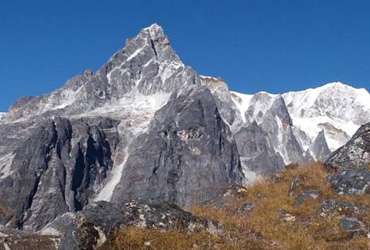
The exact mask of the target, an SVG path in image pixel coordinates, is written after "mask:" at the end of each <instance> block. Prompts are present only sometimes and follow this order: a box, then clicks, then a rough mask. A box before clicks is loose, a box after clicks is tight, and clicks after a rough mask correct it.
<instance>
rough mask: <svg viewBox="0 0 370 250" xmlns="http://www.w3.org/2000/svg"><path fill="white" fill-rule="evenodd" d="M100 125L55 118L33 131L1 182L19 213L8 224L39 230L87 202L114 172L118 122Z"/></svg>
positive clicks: (0, 191) (8, 203)
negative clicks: (112, 157)
mask: <svg viewBox="0 0 370 250" xmlns="http://www.w3.org/2000/svg"><path fill="white" fill-rule="evenodd" d="M95 122H98V123H97V124H89V122H88V121H87V120H77V121H73V122H71V121H70V120H68V119H65V118H54V119H51V120H48V121H46V122H44V123H42V124H41V125H39V127H37V128H36V129H34V132H33V133H32V136H31V137H30V138H29V139H28V140H26V141H25V142H24V143H23V145H20V146H19V147H18V148H17V150H16V151H15V156H14V159H13V161H12V164H11V167H10V168H11V169H12V173H11V174H10V175H8V176H7V177H6V178H4V179H2V180H1V182H0V187H1V188H0V197H1V202H2V203H3V204H4V206H5V207H7V208H10V209H11V210H12V211H13V212H14V213H13V215H12V216H11V218H8V220H9V219H10V221H4V219H3V223H8V224H9V223H10V224H11V225H14V226H16V227H17V228H23V227H29V228H32V229H39V228H41V227H42V226H44V225H45V224H46V223H48V222H50V221H52V220H53V219H54V218H55V217H56V216H58V215H59V214H62V213H65V212H67V211H78V210H80V209H82V207H83V206H85V205H86V204H87V203H88V200H89V198H90V197H91V196H92V195H93V194H94V192H95V191H96V189H97V188H98V187H99V185H101V184H102V183H103V181H104V179H105V177H106V176H107V173H108V171H109V170H110V169H111V168H112V160H111V155H112V151H113V149H114V147H115V146H116V144H117V140H118V137H117V134H116V132H115V128H116V125H117V123H116V122H115V121H113V120H109V119H101V120H99V121H95ZM108 130H111V131H110V132H107V131H108Z"/></svg>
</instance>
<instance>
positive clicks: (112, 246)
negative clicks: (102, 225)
mask: <svg viewBox="0 0 370 250" xmlns="http://www.w3.org/2000/svg"><path fill="white" fill-rule="evenodd" d="M108 249H109V250H136V249H139V250H140V249H145V250H189V249H202V250H203V249H204V250H207V249H209V250H211V249H220V250H224V249H225V250H242V249H243V250H244V249H245V250H252V249H255V250H258V249H261V250H262V249H265V248H263V247H262V246H261V244H260V243H259V242H254V241H249V240H248V239H240V241H239V242H231V241H228V240H226V239H224V238H221V237H217V236H215V235H211V234H209V233H207V232H198V233H186V232H181V231H163V232H162V231H160V230H153V229H138V228H128V229H125V230H122V231H120V232H118V233H117V234H116V236H115V237H114V239H112V240H111V241H108V242H106V244H105V245H104V246H103V247H101V250H108Z"/></svg>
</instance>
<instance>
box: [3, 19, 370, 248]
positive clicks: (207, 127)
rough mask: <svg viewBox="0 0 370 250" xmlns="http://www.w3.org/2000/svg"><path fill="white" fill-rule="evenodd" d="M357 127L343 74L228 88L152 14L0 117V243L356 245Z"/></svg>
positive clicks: (367, 145) (363, 160)
mask: <svg viewBox="0 0 370 250" xmlns="http://www.w3.org/2000/svg"><path fill="white" fill-rule="evenodd" d="M369 122H370V94H369V93H368V92H367V90H365V89H355V88H352V87H351V86H348V85H345V84H342V83H330V84H327V85H324V86H322V87H319V88H316V89H309V90H305V91H298V92H289V93H285V94H269V93H266V92H260V93H256V94H254V95H246V94H241V93H237V92H232V91H229V90H228V87H227V85H226V83H225V82H224V81H223V80H221V79H219V78H214V77H208V76H202V75H199V74H198V73H197V72H195V71H194V70H193V69H192V68H190V67H189V66H186V65H184V64H183V63H182V61H181V60H180V58H179V57H178V56H177V55H176V53H175V52H174V50H173V49H172V47H171V45H170V42H169V40H168V38H167V37H166V35H165V34H164V32H163V30H162V28H161V27H160V26H158V25H156V24H153V25H152V26H150V27H147V28H144V29H142V30H141V31H140V32H139V34H138V35H137V36H136V37H134V38H132V39H128V40H127V42H126V45H125V47H124V48H122V49H120V50H119V51H117V52H116V53H115V54H114V55H113V56H112V57H111V58H110V59H109V60H108V62H107V63H106V64H104V65H103V66H102V67H101V68H100V69H98V70H97V71H96V72H92V71H90V70H86V71H85V72H84V73H83V74H81V75H78V76H75V77H73V78H72V79H70V80H69V81H67V82H66V84H65V85H64V86H63V87H61V88H60V89H58V90H55V91H54V92H52V93H50V94H46V95H44V96H38V97H23V98H21V99H19V100H18V101H17V102H16V103H15V104H14V105H12V106H11V107H10V109H9V111H8V112H6V113H1V114H0V249H5V250H8V249H369V247H370V246H369V237H370V234H369V221H370V217H369V216H370V212H369V206H370V202H369V200H370V199H369V194H370V189H369V185H370V172H369V171H370V168H369V164H370V123H369ZM361 125H362V126H361ZM356 131H357V132H356ZM316 161H321V162H323V163H324V164H320V163H313V162H316Z"/></svg>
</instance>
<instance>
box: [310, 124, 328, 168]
mask: <svg viewBox="0 0 370 250" xmlns="http://www.w3.org/2000/svg"><path fill="white" fill-rule="evenodd" d="M311 152H313V154H314V155H315V156H316V159H318V160H320V161H325V160H326V159H327V158H328V157H329V155H330V154H331V152H330V149H329V147H328V144H327V142H326V138H325V132H324V130H321V131H320V133H319V134H318V135H317V137H316V139H315V140H314V142H313V144H312V146H311Z"/></svg>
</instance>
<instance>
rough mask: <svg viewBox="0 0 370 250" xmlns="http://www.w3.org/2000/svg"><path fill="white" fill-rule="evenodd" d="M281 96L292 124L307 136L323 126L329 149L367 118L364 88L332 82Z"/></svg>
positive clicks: (369, 106) (369, 102)
mask: <svg viewBox="0 0 370 250" xmlns="http://www.w3.org/2000/svg"><path fill="white" fill-rule="evenodd" d="M282 96H283V98H284V100H285V103H286V104H287V107H288V110H289V114H290V116H291V117H292V119H293V124H294V126H295V127H297V128H299V129H301V130H302V131H304V132H305V133H306V135H308V137H309V138H310V139H311V140H314V139H315V138H316V137H317V135H318V134H319V132H320V131H321V130H323V131H324V132H325V138H326V140H327V143H328V146H329V148H330V150H331V151H333V150H336V149H337V148H339V147H340V146H343V145H344V144H345V143H346V142H347V141H348V140H349V139H350V138H351V137H352V136H353V135H354V133H355V132H356V131H357V129H358V128H359V127H360V126H361V125H363V124H365V123H367V122H369V121H370V94H369V92H368V91H367V90H366V89H356V88H353V87H351V86H349V85H346V84H343V83H340V82H333V83H328V84H325V85H324V86H322V87H318V88H315V89H307V90H303V91H297V92H288V93H285V94H283V95H282Z"/></svg>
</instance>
